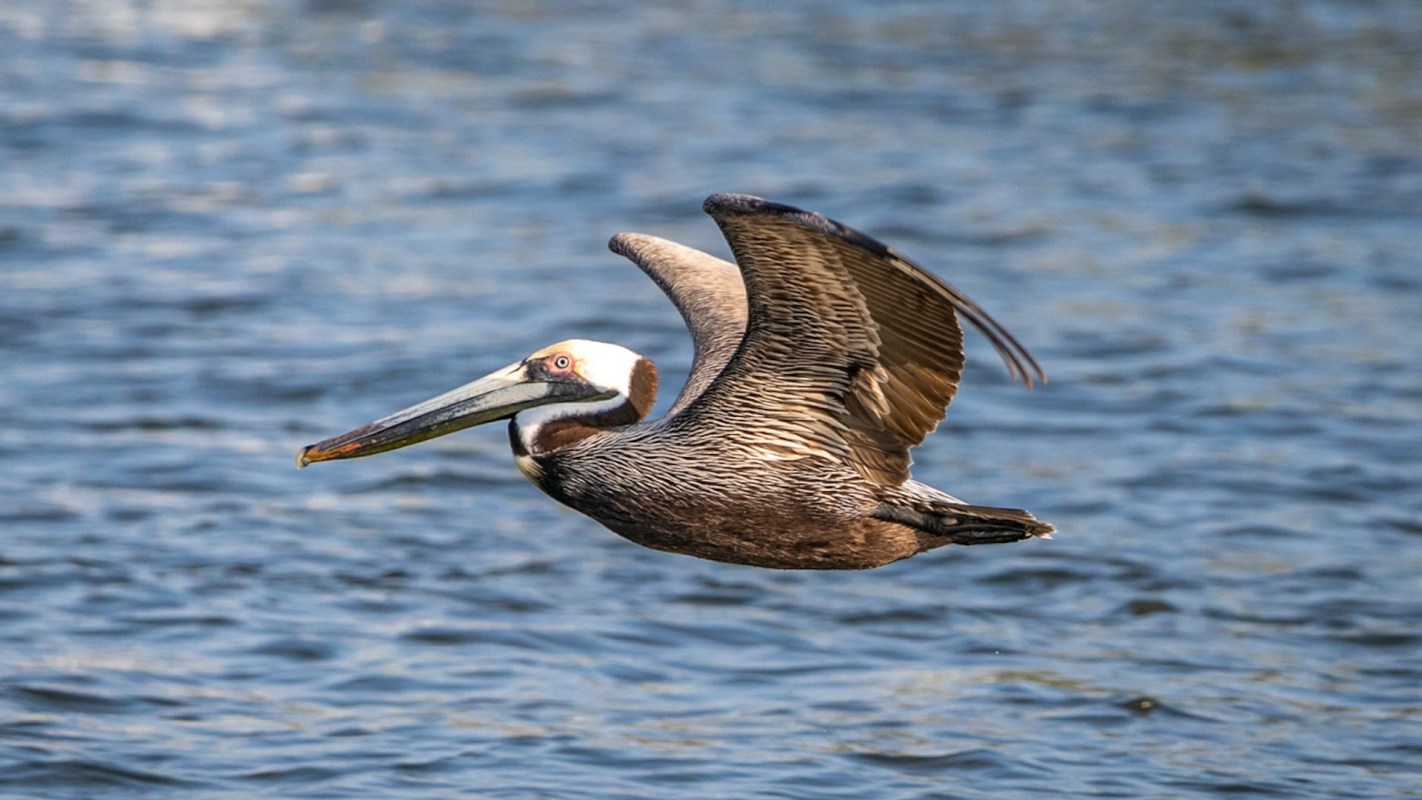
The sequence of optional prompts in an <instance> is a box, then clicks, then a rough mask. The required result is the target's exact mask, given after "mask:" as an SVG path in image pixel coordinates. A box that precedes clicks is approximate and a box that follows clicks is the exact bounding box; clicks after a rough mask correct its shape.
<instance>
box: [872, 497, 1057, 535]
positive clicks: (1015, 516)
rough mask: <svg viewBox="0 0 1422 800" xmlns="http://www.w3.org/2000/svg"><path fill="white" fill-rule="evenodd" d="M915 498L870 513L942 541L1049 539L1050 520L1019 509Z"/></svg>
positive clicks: (887, 503)
mask: <svg viewBox="0 0 1422 800" xmlns="http://www.w3.org/2000/svg"><path fill="white" fill-rule="evenodd" d="M915 500H916V501H915V502H912V503H909V504H900V503H894V502H885V503H883V504H881V505H880V506H879V508H878V510H877V511H875V512H874V516H875V517H876V518H878V519H882V520H887V521H889V522H898V523H902V524H904V525H908V526H909V527H912V528H916V529H918V530H920V531H923V532H924V533H928V534H932V535H933V536H941V537H943V538H945V539H946V540H947V541H946V542H944V544H948V543H952V544H961V545H972V544H1000V543H1003V542H1018V541H1021V540H1023V539H1030V538H1032V537H1037V538H1040V539H1050V538H1052V532H1053V531H1055V530H1056V528H1054V527H1052V525H1051V524H1050V523H1047V522H1042V521H1041V520H1039V519H1037V518H1036V517H1034V516H1032V513H1031V512H1029V511H1024V510H1022V509H1020V508H995V507H993V506H974V505H968V504H967V503H949V502H944V501H922V500H917V499H915Z"/></svg>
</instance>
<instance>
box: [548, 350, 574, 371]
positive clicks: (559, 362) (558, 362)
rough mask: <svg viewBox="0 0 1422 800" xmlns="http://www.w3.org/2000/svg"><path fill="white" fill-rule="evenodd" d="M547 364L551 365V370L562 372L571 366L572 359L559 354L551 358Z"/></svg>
mask: <svg viewBox="0 0 1422 800" xmlns="http://www.w3.org/2000/svg"><path fill="white" fill-rule="evenodd" d="M549 363H551V364H552V365H553V369H556V370H558V371H559V372H563V371H565V370H567V369H569V368H571V367H572V366H573V359H571V358H569V357H568V354H567V353H559V354H558V355H556V356H553V358H552V360H551V361H550V362H549Z"/></svg>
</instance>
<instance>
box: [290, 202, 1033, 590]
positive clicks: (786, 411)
mask: <svg viewBox="0 0 1422 800" xmlns="http://www.w3.org/2000/svg"><path fill="white" fill-rule="evenodd" d="M704 209H705V211H706V213H708V214H710V215H711V217H712V219H714V220H715V221H716V223H717V224H718V225H719V226H720V228H721V232H722V233H723V234H724V235H725V237H726V241H728V242H729V243H730V245H731V251H732V253H734V254H735V258H736V263H735V264H731V263H729V262H726V261H722V260H721V259H719V258H715V257H714V256H710V255H707V254H706V253H702V252H700V251H698V250H693V249H691V248H689V247H685V246H682V245H679V244H676V243H674V242H669V241H666V240H665V239H659V238H656V237H654V236H646V235H643V234H635V233H622V234H618V235H617V236H614V237H613V238H612V241H611V242H610V243H609V247H611V249H612V250H613V252H616V253H619V254H621V255H623V256H626V257H627V258H629V259H631V260H632V261H633V262H634V263H636V264H637V266H639V267H641V268H642V270H643V271H644V272H646V273H647V275H648V276H650V277H651V279H652V280H653V281H655V282H656V283H657V285H658V286H660V287H661V288H662V290H663V291H664V292H666V294H667V296H668V297H670V298H671V301H672V302H673V303H674V304H675V305H676V307H677V309H678V310H680V311H681V314H682V316H683V317H684V318H685V319H686V323H687V326H688V327H689V328H690V329H691V336H692V340H693V344H694V346H695V355H694V358H693V361H692V368H691V375H690V377H689V378H688V380H687V382H686V386H685V387H683V388H682V390H681V394H680V395H678V396H677V399H676V401H675V403H674V404H673V405H672V407H671V409H670V410H669V411H668V412H667V413H666V415H664V416H663V417H661V418H660V419H656V420H651V421H644V420H645V417H646V415H647V412H648V411H649V410H650V409H651V407H652V402H653V400H654V399H655V397H656V390H657V371H656V369H655V368H654V367H653V366H652V362H651V361H648V360H647V359H645V358H643V357H641V356H639V355H638V354H636V353H634V352H632V351H630V350H628V349H626V348H624V347H620V346H618V345H615V344H606V343H603V342H591V341H586V340H582V339H572V340H569V341H566V342H561V343H559V344H555V345H553V346H551V347H546V348H544V349H542V350H539V351H538V352H536V353H534V354H533V355H531V356H529V357H528V358H525V359H523V360H522V361H519V362H518V363H516V364H512V365H510V366H508V367H505V368H504V369H501V370H499V371H497V372H494V373H493V374H491V375H488V376H486V377H483V378H480V379H479V380H476V381H474V382H472V383H469V384H466V385H464V386H461V387H459V388H458V389H455V390H453V391H451V392H448V393H447V394H443V395H441V396H439V397H436V398H434V399H432V400H429V401H426V402H424V403H420V404H418V405H415V406H412V407H410V408H407V409H405V410H404V411H400V412H397V413H395V414H393V415H391V416H389V417H386V418H385V419H382V420H378V421H376V422H372V423H370V424H369V425H366V426H364V427H361V428H357V429H355V430H353V431H351V432H349V433H345V434H342V435H340V436H336V437H334V438H331V439H327V440H325V441H323V442H319V443H317V444H313V445H311V446H309V447H307V448H305V449H304V450H302V451H301V454H300V455H299V456H298V458H297V464H298V465H299V466H303V467H304V466H306V465H307V464H309V463H311V462H313V461H327V460H331V459H338V458H354V457H357V456H365V455H371V454H374V453H381V452H384V451H386V450H394V449H396V448H398V447H404V446H406V445H410V444H414V443H415V442H420V441H424V440H426V439H431V438H434V437H436V436H443V435H445V434H447V433H452V432H454V431H457V430H460V429H463V428H468V427H471V426H473V425H481V424H483V423H485V422H492V421H494V420H499V419H511V422H510V424H509V440H510V442H511V443H512V445H513V451H514V458H515V460H516V461H517V463H518V467H519V470H520V471H522V472H523V474H524V475H525V476H527V477H528V479H529V480H531V481H533V483H534V484H536V485H537V486H538V487H539V488H540V489H542V490H543V491H545V492H547V493H548V494H549V495H551V496H552V497H553V498H554V499H556V500H558V501H559V502H562V503H564V504H566V505H568V506H571V507H572V508H574V509H577V510H578V511H581V512H582V513H584V514H586V515H588V516H590V517H592V518H593V519H595V520H597V521H598V522H600V523H602V524H603V525H605V526H607V527H608V528H611V529H612V530H613V531H615V532H617V533H619V534H621V535H622V536H625V537H626V538H628V539H631V540H632V541H634V542H636V543H638V544H641V545H645V546H647V547H651V548H655V549H657V550H666V551H670V552H674V553H685V554H687V555H693V556H699V557H701V558H709V559H714V560H716V561H726V562H730V563H735V564H751V565H754V566H759V567H776V568H783V569H862V568H867V567H877V566H880V565H882V564H887V563H889V562H892V561H898V560H899V559H902V558H908V557H909V556H912V555H914V554H916V553H920V552H923V551H924V550H930V549H932V548H935V547H941V546H943V545H947V544H964V545H971V544H988V543H996V542H1012V541H1017V540H1020V539H1026V538H1028V537H1032V536H1039V537H1047V536H1048V535H1049V534H1051V532H1052V530H1053V528H1052V526H1051V525H1049V524H1047V523H1045V522H1040V521H1038V520H1037V519H1036V518H1035V517H1033V516H1032V515H1031V514H1030V513H1028V512H1026V511H1022V510H1020V509H1014V508H993V507H989V506H978V505H970V504H967V503H964V502H963V501H961V500H959V499H957V498H955V497H952V496H951V495H948V494H945V493H943V492H941V491H939V490H937V489H934V488H932V487H930V486H927V485H925V484H922V483H919V482H917V481H914V480H911V479H910V478H909V463H910V459H909V452H908V451H909V448H911V447H913V446H915V445H917V444H919V443H920V442H922V441H923V439H924V437H925V436H926V435H927V434H928V433H930V432H931V431H932V430H933V429H934V428H936V427H937V425H938V423H939V422H940V421H941V420H942V419H943V415H944V412H945V410H946V409H947V406H948V403H949V402H950V401H951V400H952V399H953V395H954V393H955V392H956V391H957V389H958V378H959V376H960V374H961V372H962V367H963V334H962V330H961V329H960V328H959V327H958V316H959V315H962V317H963V318H964V319H966V320H967V321H968V322H969V323H971V324H972V325H973V326H974V327H975V328H977V329H978V330H979V331H981V332H982V333H983V335H984V336H986V337H987V339H988V341H990V342H991V343H992V344H993V346H994V347H996V348H997V351H998V353H999V354H1000V355H1001V356H1002V358H1003V361H1004V362H1005V363H1006V364H1007V368H1008V371H1009V373H1011V375H1012V376H1013V377H1015V378H1019V379H1021V380H1022V381H1023V382H1024V383H1025V384H1026V385H1027V386H1029V387H1030V386H1031V385H1032V382H1033V379H1034V377H1035V378H1036V379H1037V380H1042V381H1045V380H1046V374H1045V373H1043V372H1042V369H1041V367H1039V366H1038V365H1037V362H1036V360H1034V359H1033V358H1032V356H1031V354H1029V353H1028V352H1027V350H1026V349H1025V348H1024V347H1023V346H1022V345H1021V344H1019V343H1018V341H1017V340H1016V339H1015V338H1014V337H1013V336H1012V334H1010V333H1008V332H1007V331H1006V330H1005V329H1004V328H1003V327H1002V326H1001V325H999V324H998V323H997V322H996V321H995V320H993V318H992V317H990V316H988V314H987V312H986V311H983V310H982V309H981V308H980V307H978V305H977V304H976V303H974V302H973V301H972V300H970V299H968V297H967V296H965V295H964V294H963V293H962V292H959V291H958V290H957V289H954V288H953V287H952V286H949V285H948V284H947V283H944V282H943V281H941V280H939V279H937V278H935V277H934V276H933V275H931V274H929V273H928V272H926V271H924V270H923V269H922V268H921V267H919V266H918V265H916V264H914V263H913V262H911V261H909V260H908V259H906V258H904V257H903V256H900V255H899V254H898V253H896V252H895V251H893V250H891V249H889V248H888V247H885V246H884V245H882V244H880V243H879V242H877V241H875V240H874V239H871V238H869V237H868V236H865V235H864V234H862V233H859V232H858V231H856V230H853V229H852V228H848V227H846V226H844V225H840V224H839V223H837V222H834V221H832V220H829V219H826V218H825V217H822V216H820V215H818V214H812V213H809V212H806V211H801V210H800V209H797V208H792V207H790V206H786V205H780V204H778V203H772V202H769V201H766V200H762V199H760V198H757V197H750V196H747V195H736V194H717V195H713V196H711V197H710V198H708V199H707V200H706V203H705V205H704Z"/></svg>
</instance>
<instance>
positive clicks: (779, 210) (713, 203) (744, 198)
mask: <svg viewBox="0 0 1422 800" xmlns="http://www.w3.org/2000/svg"><path fill="white" fill-rule="evenodd" d="M701 209H702V210H703V211H705V212H706V213H707V214H710V215H711V217H712V219H719V218H720V217H722V216H728V215H730V214H745V215H758V216H771V217H781V218H783V219H787V220H790V221H791V222H793V223H795V224H796V225H799V226H800V227H802V228H808V229H810V230H812V231H816V232H818V233H823V234H825V235H827V236H833V237H835V238H837V239H843V240H844V241H846V242H848V243H849V244H852V245H854V246H855V247H858V248H860V249H862V250H867V251H869V252H870V253H872V254H874V255H875V256H878V257H880V258H888V257H889V256H891V255H894V251H893V250H892V249H890V248H889V246H888V245H886V244H884V243H883V242H881V241H879V240H878V239H875V238H874V237H872V236H867V235H865V234H863V233H860V232H859V231H857V230H855V229H853V228H851V227H849V226H848V225H841V224H840V223H838V222H835V221H834V220H832V219H830V218H829V217H826V216H824V215H822V214H816V213H815V212H813V211H806V210H805V209H803V208H796V207H795V206H788V205H785V204H784V203H777V202H775V201H773V200H766V199H764V198H761V197H756V196H755V195H750V194H733V193H729V192H727V193H722V194H713V195H711V196H710V197H708V198H706V202H705V203H702V204H701Z"/></svg>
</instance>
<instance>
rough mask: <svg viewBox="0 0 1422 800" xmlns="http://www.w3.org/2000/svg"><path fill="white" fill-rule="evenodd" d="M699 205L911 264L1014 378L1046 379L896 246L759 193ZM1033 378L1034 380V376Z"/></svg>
mask: <svg viewBox="0 0 1422 800" xmlns="http://www.w3.org/2000/svg"><path fill="white" fill-rule="evenodd" d="M701 208H702V210H703V211H705V212H706V213H707V214H710V215H711V218H712V219H716V220H720V219H721V218H722V217H726V216H731V215H735V214H741V215H746V216H774V217H781V218H783V219H787V220H789V221H791V222H793V223H794V224H796V225H799V226H801V227H804V228H808V229H810V230H812V231H817V232H819V233H823V234H825V235H827V236H833V237H835V238H837V239H841V240H843V241H844V242H846V243H848V244H850V245H852V246H854V247H858V248H859V249H861V250H864V251H866V252H868V253H870V254H872V255H874V256H875V257H878V258H887V259H898V260H900V261H903V262H905V263H907V264H911V265H913V266H914V268H915V269H917V270H918V271H920V272H922V273H923V275H924V276H925V277H926V278H927V279H928V280H931V281H933V282H934V283H937V284H938V285H940V286H941V287H942V288H943V289H944V290H945V291H947V292H948V293H949V295H950V296H951V297H952V299H953V304H954V306H956V307H957V309H958V311H959V313H961V314H962V315H963V316H964V317H965V318H967V320H968V322H970V323H971V324H972V325H973V327H975V328H977V329H978V331H979V332H981V333H982V334H983V335H984V336H985V337H987V339H988V341H989V342H990V343H991V344H992V346H993V348H994V349H996V350H997V352H998V355H1000V356H1001V357H1002V360H1003V363H1004V364H1006V365H1007V373H1008V375H1009V376H1011V377H1012V378H1013V379H1015V380H1020V381H1022V383H1023V384H1025V385H1026V386H1027V388H1029V389H1030V388H1032V385H1033V384H1034V383H1046V382H1047V373H1046V371H1045V370H1043V369H1042V367H1041V365H1039V364H1038V363H1037V359H1035V358H1033V357H1032V354H1031V353H1030V352H1028V351H1027V348H1026V347H1023V346H1022V343H1021V342H1019V341H1017V337H1015V336H1013V335H1012V334H1011V333H1010V332H1008V330H1007V329H1006V328H1004V327H1002V325H1001V324H999V323H998V321H997V320H995V319H993V318H992V316H991V315H990V314H988V313H987V312H986V311H984V310H983V309H982V307H981V306H979V305H978V304H977V303H974V302H973V301H972V300H971V299H969V298H968V297H967V295H964V294H963V293H962V292H959V291H958V290H957V289H954V288H953V287H952V286H950V285H949V284H947V283H945V282H944V281H943V280H942V279H941V278H939V277H937V276H936V275H933V274H932V273H930V272H928V271H927V270H924V269H923V268H922V267H919V266H917V265H916V264H914V262H913V261H910V260H909V259H907V258H904V257H903V256H902V255H900V254H899V253H898V252H897V251H896V250H894V249H893V248H891V247H889V246H888V245H886V244H884V243H883V242H881V241H879V240H878V239H875V238H874V237H872V236H869V235H867V234H864V233H861V232H859V231H857V230H855V229H854V228H851V227H849V226H848V225H842V224H840V223H838V222H835V221H834V220H832V219H830V218H829V217H825V216H822V215H820V214H816V213H814V212H812V211H806V210H804V209H801V208H796V207H794V206H787V205H785V204H784V203H776V202H774V201H771V200H766V199H764V198H761V197H756V196H755V195H749V194H734V193H730V192H726V193H720V194H713V195H711V196H710V197H708V198H706V202H704V203H702V204H701ZM1034 379H1035V380H1034Z"/></svg>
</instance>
